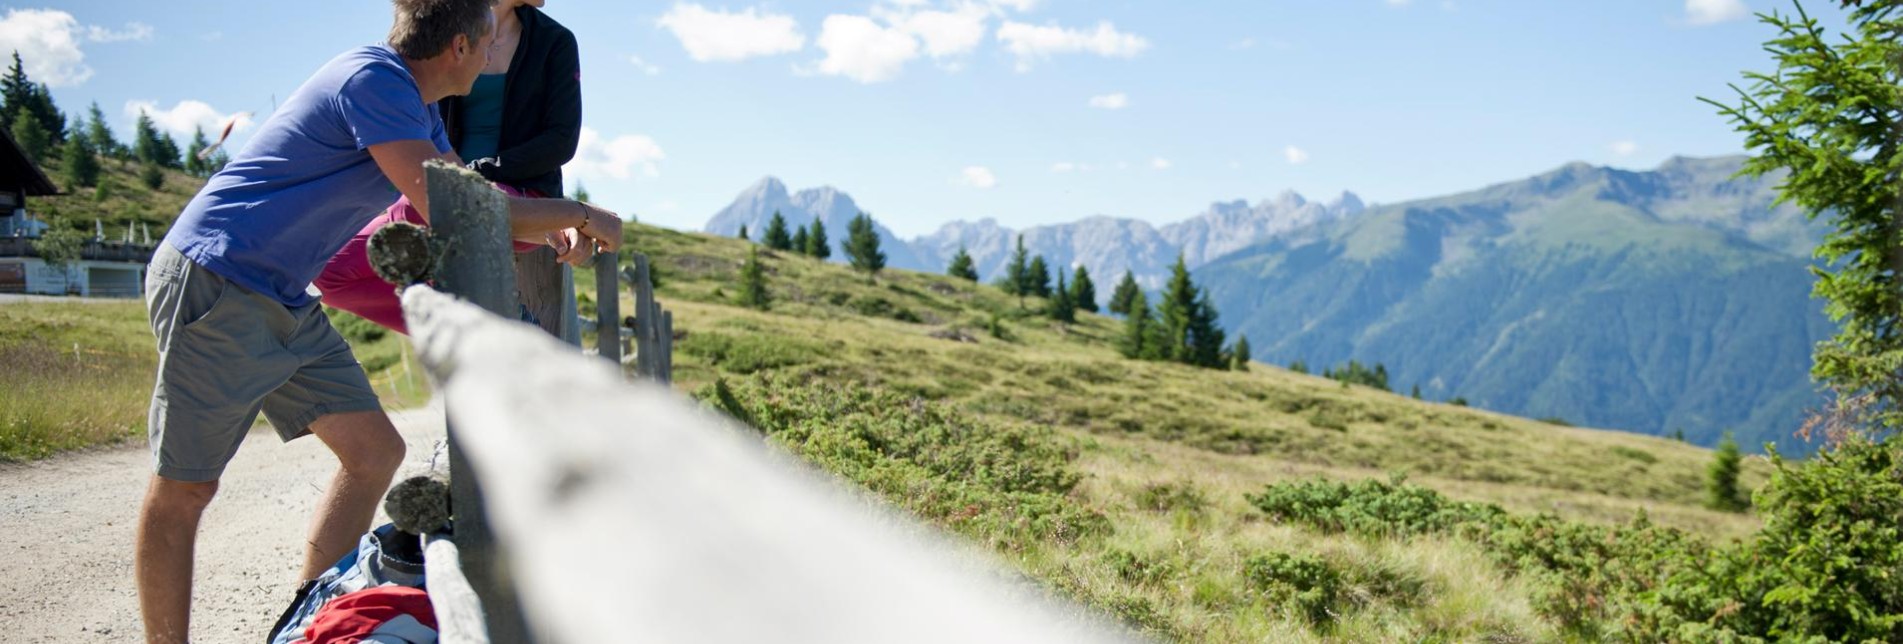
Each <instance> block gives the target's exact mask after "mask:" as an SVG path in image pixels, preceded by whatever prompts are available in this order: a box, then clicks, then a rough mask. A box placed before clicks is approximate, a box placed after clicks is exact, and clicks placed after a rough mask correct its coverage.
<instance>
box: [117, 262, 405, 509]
mask: <svg viewBox="0 0 1903 644" xmlns="http://www.w3.org/2000/svg"><path fill="white" fill-rule="evenodd" d="M145 293H146V295H145V297H146V313H147V315H148V317H150V319H151V322H152V334H153V335H154V336H156V337H157V338H158V343H159V373H158V382H157V384H155V385H154V386H153V387H152V410H151V414H150V417H149V425H148V430H147V432H148V434H149V436H150V439H151V443H152V460H153V462H154V464H155V466H156V470H157V472H158V474H159V476H163V477H165V478H168V479H172V480H175V481H187V482H203V481H213V480H217V479H218V476H219V475H220V474H222V473H223V472H224V470H225V464H226V463H229V462H231V457H232V456H233V455H235V454H237V453H238V444H239V443H241V442H243V441H244V437H245V434H246V433H248V432H249V431H250V430H251V424H252V423H253V422H255V421H256V420H257V418H258V412H259V411H263V412H264V417H265V418H266V419H268V420H270V421H271V426H272V427H273V428H275V429H276V430H277V433H278V437H279V438H282V439H283V440H285V441H289V440H291V439H294V438H297V437H299V436H303V435H305V434H309V433H310V425H311V422H312V421H315V420H317V419H318V418H319V417H322V416H324V415H326V414H337V413H344V412H359V411H380V410H382V409H383V406H382V404H381V403H379V402H378V400H377V394H376V391H375V390H373V389H371V388H370V379H369V378H368V377H367V376H365V375H364V372H363V367H362V366H360V365H359V364H357V358H356V356H354V355H351V353H350V345H349V344H347V343H345V342H344V339H343V336H341V335H338V334H337V330H336V329H333V328H331V326H330V319H329V318H326V317H325V316H324V314H323V311H322V310H321V307H320V305H319V304H318V303H316V302H312V303H310V304H307V305H305V306H300V307H295V308H293V307H287V306H285V305H284V304H283V303H281V302H278V301H277V300H275V299H272V298H270V297H267V296H265V295H262V294H259V293H257V292H254V291H252V290H250V289H246V288H244V287H242V286H239V285H237V284H234V283H231V282H230V281H227V280H226V279H225V278H223V277H220V276H219V275H218V274H216V273H213V272H211V271H210V270H207V269H206V268H205V267H203V266H199V265H198V264H197V263H195V262H193V261H192V260H190V259H187V258H186V257H185V256H184V255H182V254H180V253H179V252H178V251H177V250H175V249H173V248H172V247H171V246H170V245H168V244H160V245H159V249H158V251H157V252H155V253H154V254H153V256H152V263H151V265H150V266H149V267H148V268H147V273H146V278H145Z"/></svg>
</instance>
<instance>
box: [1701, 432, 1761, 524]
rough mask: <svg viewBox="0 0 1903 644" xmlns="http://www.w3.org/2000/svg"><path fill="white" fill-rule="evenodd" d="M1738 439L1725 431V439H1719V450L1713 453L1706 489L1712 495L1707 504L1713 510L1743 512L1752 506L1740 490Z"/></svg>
mask: <svg viewBox="0 0 1903 644" xmlns="http://www.w3.org/2000/svg"><path fill="white" fill-rule="evenodd" d="M1739 460H1740V457H1739V455H1738V441H1735V440H1732V438H1731V432H1725V437H1724V439H1723V440H1720V441H1718V452H1717V453H1716V454H1713V455H1712V461H1711V468H1710V469H1709V470H1707V472H1708V475H1709V478H1708V479H1707V480H1706V483H1705V491H1706V492H1708V493H1709V495H1710V497H1709V498H1708V499H1707V500H1706V504H1707V505H1709V506H1711V509H1713V510H1720V511H1724V512H1743V511H1745V509H1746V508H1749V507H1750V503H1749V502H1747V501H1746V500H1745V498H1744V494H1743V493H1741V492H1740V491H1739V490H1738V470H1739V465H1738V461H1739Z"/></svg>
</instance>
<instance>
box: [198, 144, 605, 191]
mask: <svg viewBox="0 0 1903 644" xmlns="http://www.w3.org/2000/svg"><path fill="white" fill-rule="evenodd" d="M208 147H211V141H209V140H207V139H206V138H205V128H203V127H193V128H192V144H191V146H190V147H187V148H185V173H186V174H189V175H192V176H194V177H206V176H211V173H209V172H206V171H205V160H204V159H200V158H198V155H199V153H200V152H204V151H205V148H208ZM575 192H576V193H577V194H581V193H584V192H585V191H583V190H582V189H580V188H577V189H576V190H575ZM582 201H587V200H586V199H582Z"/></svg>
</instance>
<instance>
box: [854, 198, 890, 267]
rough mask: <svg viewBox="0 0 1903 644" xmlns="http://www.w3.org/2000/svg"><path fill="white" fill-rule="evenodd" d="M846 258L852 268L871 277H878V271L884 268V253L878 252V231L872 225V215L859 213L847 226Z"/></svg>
mask: <svg viewBox="0 0 1903 644" xmlns="http://www.w3.org/2000/svg"><path fill="white" fill-rule="evenodd" d="M846 257H847V258H848V259H850V260H851V261H852V267H853V268H855V269H858V270H862V271H865V272H866V273H867V274H868V275H869V276H871V277H875V278H876V277H878V275H879V269H882V268H885V252H884V251H881V250H879V231H878V229H876V228H874V227H873V225H872V215H868V214H866V213H863V212H861V213H859V216H857V217H853V218H852V223H850V224H847V226H846Z"/></svg>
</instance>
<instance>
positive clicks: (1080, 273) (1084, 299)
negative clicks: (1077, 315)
mask: <svg viewBox="0 0 1903 644" xmlns="http://www.w3.org/2000/svg"><path fill="white" fill-rule="evenodd" d="M1070 301H1071V303H1073V304H1076V305H1077V308H1078V309H1081V310H1085V311H1089V312H1091V313H1096V312H1097V311H1098V307H1097V285H1096V284H1095V283H1093V282H1091V281H1090V271H1088V270H1085V269H1084V265H1083V264H1078V265H1077V273H1076V275H1074V276H1072V278H1071V280H1070Z"/></svg>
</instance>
